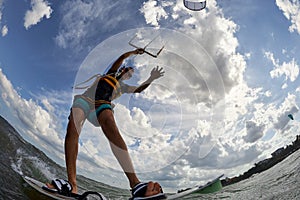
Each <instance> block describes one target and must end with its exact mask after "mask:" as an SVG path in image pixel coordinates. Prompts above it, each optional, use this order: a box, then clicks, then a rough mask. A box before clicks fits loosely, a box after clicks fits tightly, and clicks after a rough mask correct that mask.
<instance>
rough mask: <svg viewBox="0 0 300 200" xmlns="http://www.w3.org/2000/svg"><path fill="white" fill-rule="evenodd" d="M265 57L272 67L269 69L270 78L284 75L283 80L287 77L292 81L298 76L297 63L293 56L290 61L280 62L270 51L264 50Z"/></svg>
mask: <svg viewBox="0 0 300 200" xmlns="http://www.w3.org/2000/svg"><path fill="white" fill-rule="evenodd" d="M265 57H266V58H267V59H268V60H270V61H271V62H272V64H273V65H274V68H273V70H272V71H270V75H271V78H278V77H280V76H285V80H287V79H289V80H290V81H291V82H294V81H295V80H296V79H297V78H298V76H299V65H298V64H297V62H296V61H295V59H294V58H293V59H292V60H291V61H290V62H288V63H286V62H283V63H282V64H280V61H279V60H278V59H275V58H274V54H273V53H271V52H265Z"/></svg>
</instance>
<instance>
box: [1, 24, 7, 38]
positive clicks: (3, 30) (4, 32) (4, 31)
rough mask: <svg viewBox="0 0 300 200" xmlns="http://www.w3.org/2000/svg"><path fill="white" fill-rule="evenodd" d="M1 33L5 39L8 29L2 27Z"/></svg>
mask: <svg viewBox="0 0 300 200" xmlns="http://www.w3.org/2000/svg"><path fill="white" fill-rule="evenodd" d="M1 33H2V37H4V36H6V35H7V33H8V28H7V26H6V25H4V26H3V27H2V31H1Z"/></svg>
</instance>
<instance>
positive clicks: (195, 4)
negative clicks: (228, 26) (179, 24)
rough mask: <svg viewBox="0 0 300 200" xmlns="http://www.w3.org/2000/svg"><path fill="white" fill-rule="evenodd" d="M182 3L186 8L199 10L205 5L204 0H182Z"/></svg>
mask: <svg viewBox="0 0 300 200" xmlns="http://www.w3.org/2000/svg"><path fill="white" fill-rule="evenodd" d="M183 4H184V6H185V7H186V8H188V9H190V10H193V11H200V10H203V9H204V8H205V7H206V0H205V1H203V0H202V1H201V0H197V1H196V0H183Z"/></svg>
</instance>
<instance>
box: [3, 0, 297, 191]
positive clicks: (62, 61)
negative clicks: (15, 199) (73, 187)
mask: <svg viewBox="0 0 300 200" xmlns="http://www.w3.org/2000/svg"><path fill="white" fill-rule="evenodd" d="M0 30H1V37H0V69H1V71H0V90H1V98H0V103H1V104H0V114H1V115H2V116H3V117H5V118H6V119H8V120H9V122H10V123H11V124H12V125H13V126H14V127H15V128H16V129H17V130H18V131H19V132H20V133H21V135H22V136H23V137H24V138H25V139H26V140H28V141H29V142H31V143H32V144H34V145H35V146H37V147H38V148H39V149H41V150H42V151H44V152H45V153H46V154H47V155H48V156H50V157H51V158H52V159H54V160H55V161H56V162H58V163H59V164H61V165H63V166H64V154H63V140H64V134H65V127H66V123H67V116H68V114H69V108H70V106H71V102H72V96H73V95H74V94H75V93H80V92H81V91H73V89H72V87H73V86H74V84H75V83H78V82H80V81H82V80H85V79H87V78H89V76H91V75H93V74H95V73H102V72H103V71H104V70H105V69H106V67H107V66H108V65H109V63H111V62H112V61H113V60H114V59H115V58H117V57H118V56H119V55H120V54H121V53H123V52H124V51H127V50H131V49H132V47H130V46H129V45H128V41H129V40H130V39H131V38H132V37H133V36H134V35H135V34H137V33H139V34H140V35H141V38H140V39H141V41H142V40H144V41H146V42H147V41H150V40H151V39H152V38H153V36H155V35H158V36H159V37H158V39H157V40H155V42H154V43H153V44H152V47H151V48H152V50H156V49H158V48H160V47H161V46H162V45H165V49H164V50H163V51H162V53H161V55H160V56H159V57H158V58H157V59H155V58H152V57H150V56H147V55H143V56H136V57H133V58H131V59H129V60H127V61H126V63H127V64H134V65H135V67H136V69H137V70H136V73H135V75H134V77H133V80H131V81H130V82H129V83H130V84H138V83H141V82H142V81H143V80H145V79H146V78H147V77H148V76H149V73H150V70H151V69H152V68H153V67H155V66H156V65H160V66H161V67H164V69H165V71H166V75H165V77H163V78H161V79H159V80H156V81H155V82H154V83H153V84H152V85H151V87H149V88H148V89H147V90H146V91H145V92H143V93H142V94H138V95H124V97H122V98H120V99H118V100H117V101H116V102H115V103H116V108H115V117H116V120H117V122H118V125H119V128H120V130H121V132H122V134H123V135H124V138H125V140H126V141H127V144H128V145H129V147H130V153H131V155H132V158H133V161H134V164H135V166H136V170H137V171H138V172H139V175H140V176H141V179H143V180H147V179H151V180H159V181H160V182H161V184H162V185H163V187H165V188H176V189H177V188H183V187H187V186H189V185H190V184H197V183H201V182H205V181H207V180H208V179H210V178H213V177H215V176H217V175H219V174H223V173H224V174H225V176H229V177H230V176H233V175H237V174H240V173H243V172H244V171H245V170H247V169H248V168H250V167H252V166H253V165H254V163H256V162H258V161H260V160H262V159H264V158H266V157H268V156H270V153H271V152H272V151H274V150H276V149H277V148H279V147H282V146H285V145H287V144H289V143H291V142H292V141H293V140H294V139H295V136H296V135H297V134H299V129H300V125H299V120H298V119H299V103H300V99H299V93H300V86H299V82H300V81H299V63H300V57H299V55H298V53H297V52H299V48H300V3H299V1H296V0H276V1H261V0H254V1H253V0H251V1H250V0H245V1H239V0H228V1H224V0H208V1H207V8H206V9H205V10H202V11H200V12H192V11H189V10H187V9H186V8H185V7H184V6H183V3H182V1H181V0H177V1H171V0H164V1H155V0H147V1H143V2H142V1H134V2H133V1H131V0H122V1H114V2H113V3H111V2H110V1H109V2H108V1H104V0H103V1H102V0H90V1H81V0H76V1H66V2H64V1H50V0H48V1H45V0H31V1H18V3H16V2H12V1H8V0H0ZM141 41H136V42H137V44H140V45H142V42H141ZM290 113H292V114H293V115H294V117H295V120H293V121H291V120H289V118H288V117H287V115H288V114H290ZM124 121H126V123H124ZM80 140H81V141H80V153H79V160H78V167H79V169H78V171H79V173H81V174H84V175H86V176H88V177H93V178H95V179H96V180H99V181H101V180H102V179H103V178H106V180H113V181H111V182H108V184H111V185H115V186H119V187H123V188H127V187H128V185H127V181H126V178H125V176H124V175H122V173H121V172H120V168H119V166H118V164H117V163H116V161H115V159H114V157H113V156H112V154H111V152H110V149H109V146H108V144H107V141H106V139H105V138H104V137H103V134H102V132H101V130H100V129H96V128H94V127H92V126H91V125H90V124H89V123H86V125H85V127H84V129H83V133H82V134H81V137H80ZM149 166H151V167H149ZM45 173H46V172H45Z"/></svg>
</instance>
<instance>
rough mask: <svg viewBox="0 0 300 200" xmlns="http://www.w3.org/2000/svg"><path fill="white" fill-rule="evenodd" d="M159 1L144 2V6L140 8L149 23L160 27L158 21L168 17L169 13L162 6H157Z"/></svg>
mask: <svg viewBox="0 0 300 200" xmlns="http://www.w3.org/2000/svg"><path fill="white" fill-rule="evenodd" d="M157 3H158V1H155V0H150V1H147V2H144V4H143V7H142V8H141V9H140V11H141V12H142V13H144V17H145V20H146V23H147V24H151V25H152V26H156V27H159V24H158V22H159V21H160V19H161V18H165V19H166V18H168V15H167V13H166V11H165V10H164V9H163V7H162V6H157ZM166 5H169V4H166Z"/></svg>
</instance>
